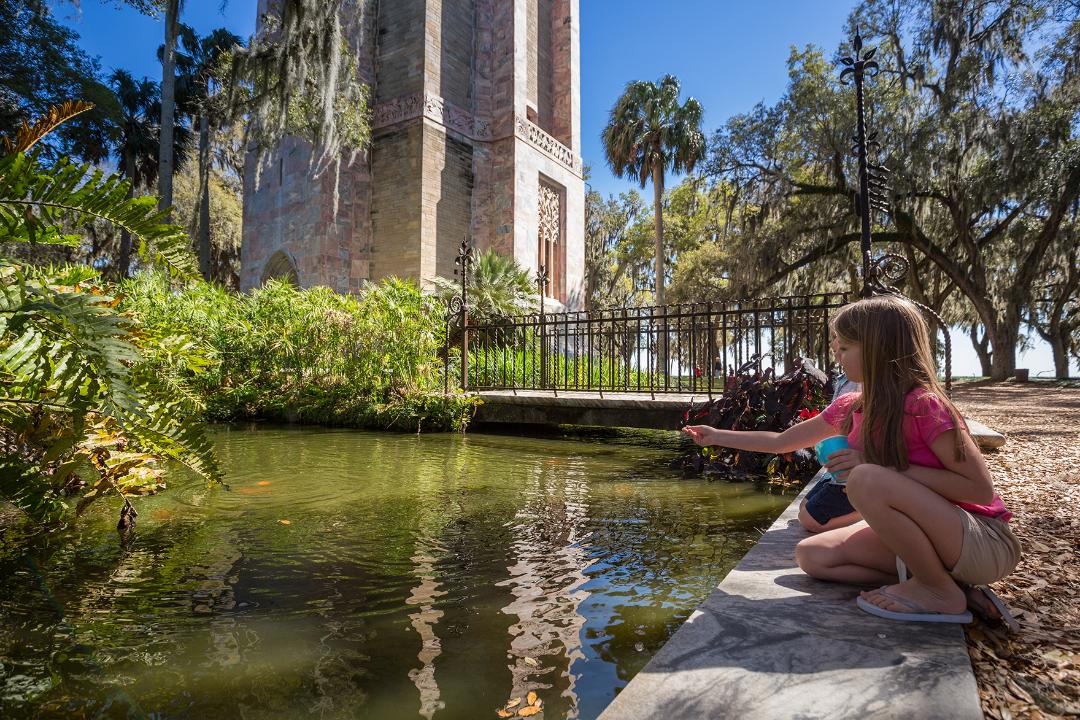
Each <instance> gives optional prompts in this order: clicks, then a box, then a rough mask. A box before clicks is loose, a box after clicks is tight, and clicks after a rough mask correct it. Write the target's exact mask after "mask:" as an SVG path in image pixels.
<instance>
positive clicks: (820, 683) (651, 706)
mask: <svg viewBox="0 0 1080 720" xmlns="http://www.w3.org/2000/svg"><path fill="white" fill-rule="evenodd" d="M811 485H812V482H811V483H808V484H807V488H806V489H804V490H803V492H802V493H801V494H800V495H799V497H797V498H795V500H794V501H793V502H792V503H791V505H790V506H788V508H787V509H786V510H785V511H784V513H783V514H781V515H780V517H779V518H778V519H777V520H776V521H775V522H774V523H773V524H772V526H771V527H770V528H769V529H768V531H767V532H766V533H765V534H764V535H762V537H761V540H759V541H758V542H757V544H755V545H754V547H752V548H751V549H750V552H748V553H747V554H746V556H745V557H744V558H743V559H742V560H741V561H740V562H739V564H738V565H737V566H736V567H735V568H734V569H733V570H732V571H731V572H730V573H728V575H727V577H725V578H724V580H723V581H722V582H721V583H720V585H719V586H718V587H717V588H716V590H714V591H713V593H712V594H711V595H710V596H709V597H708V599H706V601H705V603H704V604H703V605H702V606H701V607H700V608H698V609H697V610H695V611H694V613H693V614H692V615H691V616H690V617H689V618H688V619H687V620H686V622H685V623H684V624H683V625H682V627H680V628H679V630H678V631H677V632H676V633H675V635H674V636H672V638H671V640H669V641H668V642H667V644H666V645H664V647H662V648H661V649H660V652H658V653H657V654H656V655H655V656H654V657H653V659H652V660H651V661H650V662H649V663H648V664H647V665H646V666H645V667H644V668H643V669H642V670H641V672H639V673H638V674H637V675H636V676H635V677H634V678H633V679H632V680H631V681H630V683H629V684H628V685H627V686H626V687H625V688H624V689H623V690H622V692H620V693H619V694H618V695H617V696H616V697H615V699H614V701H613V702H612V703H611V705H609V706H608V707H607V709H606V710H604V712H603V713H602V714H601V715H600V720H638V719H642V720H644V719H645V718H648V719H650V720H694V719H697V718H702V719H704V718H708V719H709V720H713V719H714V718H746V719H756V718H760V719H762V720H765V719H768V720H781V719H783V718H793V719H794V718H798V719H800V720H810V719H812V718H829V720H836V719H837V718H905V719H919V718H925V719H927V720H931V719H934V720H937V719H939V718H950V719H952V718H956V719H958V720H967V719H968V718H970V719H971V720H976V719H977V718H982V711H981V710H980V708H979V697H978V692H977V690H976V686H975V678H974V675H973V673H972V669H971V662H970V660H969V659H968V653H967V646H966V643H965V640H964V633H963V630H962V628H961V626H959V625H949V624H937V623H901V622H894V621H890V620H883V619H879V618H876V617H874V616H872V615H869V614H867V613H865V612H863V611H862V610H859V609H858V607H856V605H855V596H856V594H857V592H858V590H857V588H855V587H852V586H847V585H839V584H835V583H826V582H821V581H818V580H814V579H812V578H810V577H808V576H807V575H805V574H803V573H802V571H800V570H799V569H798V567H797V566H796V565H795V561H794V550H795V544H796V543H797V542H798V541H799V540H800V539H802V538H804V537H806V536H807V533H806V531H804V530H803V529H802V528H801V527H800V526H799V521H798V510H799V503H800V501H801V500H802V497H803V496H804V495H805V494H806V492H807V491H808V489H809V488H810V487H811Z"/></svg>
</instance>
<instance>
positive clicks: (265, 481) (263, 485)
mask: <svg viewBox="0 0 1080 720" xmlns="http://www.w3.org/2000/svg"><path fill="white" fill-rule="evenodd" d="M255 484H256V485H261V486H262V487H266V486H267V485H269V484H270V481H269V480H260V481H259V482H257V483H255Z"/></svg>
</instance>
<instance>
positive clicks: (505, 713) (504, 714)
mask: <svg viewBox="0 0 1080 720" xmlns="http://www.w3.org/2000/svg"><path fill="white" fill-rule="evenodd" d="M495 714H496V715H498V716H499V717H501V718H508V717H514V713H512V712H510V711H509V710H499V711H498V712H496V713H495Z"/></svg>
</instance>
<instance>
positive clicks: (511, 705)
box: [506, 698, 521, 708]
mask: <svg viewBox="0 0 1080 720" xmlns="http://www.w3.org/2000/svg"><path fill="white" fill-rule="evenodd" d="M520 704H521V698H514V699H513V700H511V701H510V702H508V703H506V707H507V708H515V707H517V706H518V705H520Z"/></svg>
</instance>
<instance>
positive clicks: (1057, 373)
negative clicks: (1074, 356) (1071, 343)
mask: <svg viewBox="0 0 1080 720" xmlns="http://www.w3.org/2000/svg"><path fill="white" fill-rule="evenodd" d="M1066 334H1067V333H1064V332H1062V331H1061V324H1060V323H1056V322H1055V323H1051V324H1050V332H1049V333H1048V335H1049V337H1048V338H1047V339H1048V340H1049V341H1050V350H1051V351H1052V352H1053V353H1054V377H1056V378H1057V379H1058V380H1065V379H1066V378H1068V377H1069V351H1068V348H1067V346H1066V344H1065V343H1066Z"/></svg>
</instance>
